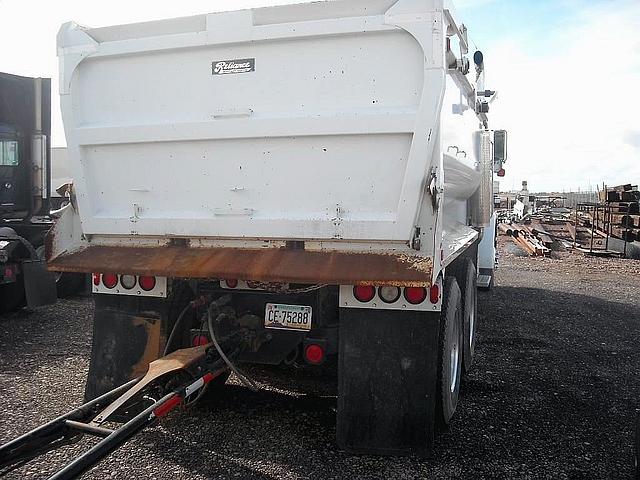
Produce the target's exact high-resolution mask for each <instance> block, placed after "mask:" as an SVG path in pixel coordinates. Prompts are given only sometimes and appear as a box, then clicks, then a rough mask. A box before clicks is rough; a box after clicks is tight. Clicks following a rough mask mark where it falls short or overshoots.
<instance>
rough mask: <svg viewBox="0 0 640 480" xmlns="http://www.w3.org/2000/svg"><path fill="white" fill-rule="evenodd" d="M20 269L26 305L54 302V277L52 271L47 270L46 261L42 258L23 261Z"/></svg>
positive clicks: (35, 305) (41, 304)
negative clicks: (22, 276)
mask: <svg viewBox="0 0 640 480" xmlns="http://www.w3.org/2000/svg"><path fill="white" fill-rule="evenodd" d="M22 271H23V273H24V289H25V294H26V298H27V306H28V307H30V308H33V307H41V306H43V305H51V304H53V303H56V300H57V299H58V294H57V291H56V277H55V274H54V273H53V272H49V271H48V270H47V263H46V262H45V261H44V260H28V261H25V262H23V263H22Z"/></svg>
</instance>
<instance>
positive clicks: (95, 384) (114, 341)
mask: <svg viewBox="0 0 640 480" xmlns="http://www.w3.org/2000/svg"><path fill="white" fill-rule="evenodd" d="M105 297H107V296H106V295H96V296H95V301H96V308H95V313H94V319H93V345H92V348H91V364H90V366H89V376H88V378H87V386H86V390H85V398H86V399H87V400H92V399H94V398H96V397H98V396H100V395H102V394H104V393H106V392H108V391H109V390H111V389H113V388H115V387H117V386H118V385H121V384H123V383H125V382H127V381H129V380H131V379H133V378H135V377H138V376H142V375H144V374H145V373H146V371H147V367H148V366H149V363H151V362H152V361H154V360H156V359H157V358H159V357H160V356H161V355H162V349H163V348H164V345H165V342H166V338H167V323H168V320H167V315H166V313H165V311H164V310H166V309H163V308H157V307H156V308H153V305H139V304H138V303H137V300H138V299H135V298H133V299H119V298H105ZM140 301H141V302H151V301H152V299H142V300H140ZM145 306H146V307H148V308H144V307H145ZM159 306H160V305H159Z"/></svg>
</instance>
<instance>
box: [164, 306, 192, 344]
mask: <svg viewBox="0 0 640 480" xmlns="http://www.w3.org/2000/svg"><path fill="white" fill-rule="evenodd" d="M193 307H194V302H189V303H188V304H187V306H186V307H184V308H183V309H182V311H181V312H180V315H178V319H177V320H176V323H175V324H174V325H173V328H172V329H171V334H170V335H169V339H168V340H167V344H166V345H165V346H164V352H163V353H162V356H163V357H166V356H167V355H168V354H169V351H170V350H171V345H172V344H173V339H174V338H175V336H176V332H177V331H178V329H179V327H180V326H181V325H182V320H183V319H184V316H185V315H186V314H187V312H188V311H189V310H190V309H191V308H193Z"/></svg>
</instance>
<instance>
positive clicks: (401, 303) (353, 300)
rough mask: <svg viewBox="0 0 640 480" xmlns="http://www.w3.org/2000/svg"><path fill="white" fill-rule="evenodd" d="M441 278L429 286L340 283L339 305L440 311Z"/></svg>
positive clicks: (378, 308) (376, 308)
mask: <svg viewBox="0 0 640 480" xmlns="http://www.w3.org/2000/svg"><path fill="white" fill-rule="evenodd" d="M441 290H442V280H441V279H438V281H437V282H436V283H434V284H433V285H432V286H430V287H396V286H393V285H383V286H381V287H377V288H376V287H374V286H371V285H355V286H349V285H341V286H340V306H341V307H343V308H369V309H374V310H417V311H440V310H441V308H442V295H441Z"/></svg>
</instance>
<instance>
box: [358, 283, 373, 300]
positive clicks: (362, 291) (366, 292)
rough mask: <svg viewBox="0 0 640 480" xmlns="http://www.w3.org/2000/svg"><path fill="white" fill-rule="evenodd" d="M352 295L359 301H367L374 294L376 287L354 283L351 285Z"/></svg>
mask: <svg viewBox="0 0 640 480" xmlns="http://www.w3.org/2000/svg"><path fill="white" fill-rule="evenodd" d="M353 296H354V297H356V300H358V301H359V302H362V303H367V302H370V301H371V300H373V297H375V296H376V289H375V288H374V287H372V286H369V285H356V286H355V287H353Z"/></svg>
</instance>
